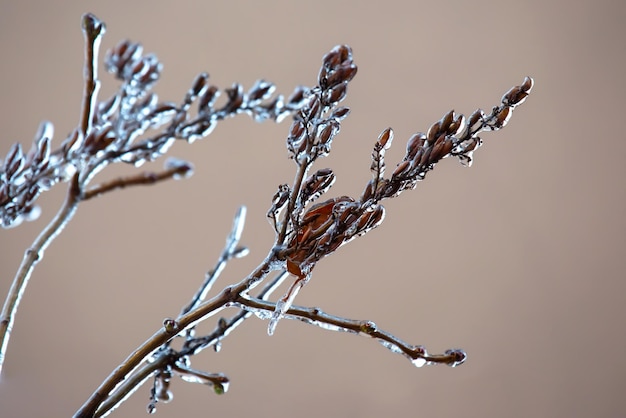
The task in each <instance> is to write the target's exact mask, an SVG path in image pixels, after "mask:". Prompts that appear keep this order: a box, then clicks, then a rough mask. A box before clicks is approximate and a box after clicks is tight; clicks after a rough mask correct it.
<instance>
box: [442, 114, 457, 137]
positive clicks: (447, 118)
mask: <svg viewBox="0 0 626 418" xmlns="http://www.w3.org/2000/svg"><path fill="white" fill-rule="evenodd" d="M454 119H455V114H454V110H451V111H449V112H448V113H446V114H445V115H443V117H442V118H441V125H440V128H439V129H440V130H441V131H443V132H447V131H448V127H449V126H450V124H451V123H452V121H453V120H454Z"/></svg>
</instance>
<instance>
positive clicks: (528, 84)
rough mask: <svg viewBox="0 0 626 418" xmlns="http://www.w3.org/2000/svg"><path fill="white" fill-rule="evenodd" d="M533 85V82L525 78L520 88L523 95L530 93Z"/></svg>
mask: <svg viewBox="0 0 626 418" xmlns="http://www.w3.org/2000/svg"><path fill="white" fill-rule="evenodd" d="M534 84H535V82H534V80H533V79H532V78H530V77H528V76H526V77H525V78H524V82H523V83H522V85H521V86H520V87H521V88H522V91H524V92H525V93H530V91H531V90H532V88H533V85H534Z"/></svg>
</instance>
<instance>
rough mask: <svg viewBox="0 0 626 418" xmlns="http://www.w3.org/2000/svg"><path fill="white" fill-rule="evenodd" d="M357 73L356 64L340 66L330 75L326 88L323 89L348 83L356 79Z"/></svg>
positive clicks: (327, 78)
mask: <svg viewBox="0 0 626 418" xmlns="http://www.w3.org/2000/svg"><path fill="white" fill-rule="evenodd" d="M356 72H357V67H356V65H354V64H348V65H342V66H339V67H337V68H335V69H333V71H332V72H331V73H330V74H328V76H327V77H326V80H325V81H326V86H323V85H322V87H333V86H336V85H338V84H341V83H347V82H349V81H350V80H352V79H353V78H354V76H355V75H356Z"/></svg>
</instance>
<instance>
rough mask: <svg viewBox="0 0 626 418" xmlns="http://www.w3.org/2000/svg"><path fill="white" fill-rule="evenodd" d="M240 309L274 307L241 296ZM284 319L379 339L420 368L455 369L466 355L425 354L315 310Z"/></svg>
mask: <svg viewBox="0 0 626 418" xmlns="http://www.w3.org/2000/svg"><path fill="white" fill-rule="evenodd" d="M235 304H236V305H237V306H239V307H240V308H241V309H249V310H253V311H254V312H259V311H265V312H268V313H272V312H274V311H275V309H276V304H275V303H273V302H268V301H266V300H262V299H259V298H254V297H241V298H239V299H237V301H236V302H235ZM284 317H285V318H288V319H297V320H300V321H303V322H306V323H307V324H310V325H315V326H318V327H320V328H323V329H326V330H330V331H344V332H351V333H355V334H363V335H367V336H369V337H372V338H375V339H377V340H379V342H380V343H381V344H382V345H383V346H385V347H386V348H388V349H390V350H391V351H393V352H395V353H399V354H403V355H404V356H405V357H407V358H408V359H409V360H411V361H412V362H413V364H415V365H417V366H420V367H421V366H423V365H424V364H441V363H443V364H447V365H449V366H458V365H460V364H461V363H463V362H464V361H465V358H466V355H465V353H464V352H463V351H461V350H448V351H446V352H445V353H444V354H428V352H427V351H426V349H425V348H424V347H423V346H421V345H417V346H415V345H411V344H408V343H406V342H404V341H402V340H401V339H399V338H398V337H396V336H394V335H393V334H391V333H389V332H387V331H384V330H381V329H379V328H378V327H377V326H376V324H375V323H374V322H372V321H364V320H358V319H348V318H342V317H339V316H335V315H331V314H328V313H326V312H323V311H322V310H321V309H319V308H307V307H302V306H294V305H292V306H291V308H289V309H288V310H287V311H286V312H285V314H284Z"/></svg>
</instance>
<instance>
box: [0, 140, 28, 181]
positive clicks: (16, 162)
mask: <svg viewBox="0 0 626 418" xmlns="http://www.w3.org/2000/svg"><path fill="white" fill-rule="evenodd" d="M23 167H24V153H23V152H22V145H21V144H19V143H17V142H16V143H14V144H13V146H12V147H11V149H10V150H9V153H8V154H7V155H6V157H5V158H4V166H3V167H2V168H3V170H4V173H5V175H6V177H7V179H8V180H10V179H11V178H12V177H13V176H15V175H16V174H17V173H18V172H19V171H21V170H22V168H23Z"/></svg>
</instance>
